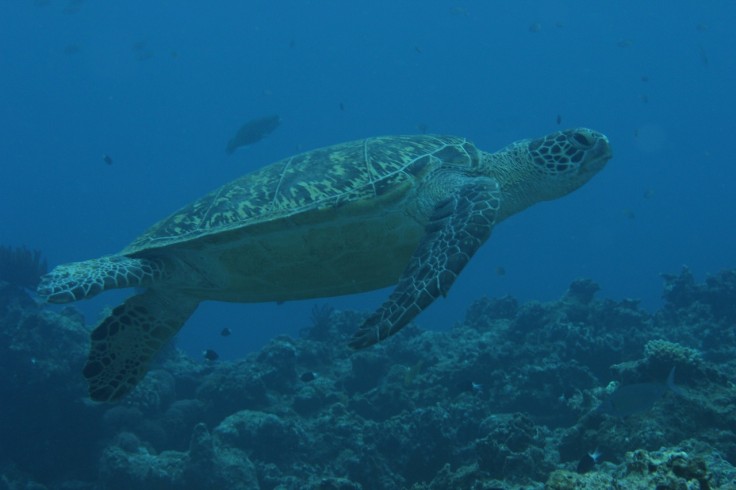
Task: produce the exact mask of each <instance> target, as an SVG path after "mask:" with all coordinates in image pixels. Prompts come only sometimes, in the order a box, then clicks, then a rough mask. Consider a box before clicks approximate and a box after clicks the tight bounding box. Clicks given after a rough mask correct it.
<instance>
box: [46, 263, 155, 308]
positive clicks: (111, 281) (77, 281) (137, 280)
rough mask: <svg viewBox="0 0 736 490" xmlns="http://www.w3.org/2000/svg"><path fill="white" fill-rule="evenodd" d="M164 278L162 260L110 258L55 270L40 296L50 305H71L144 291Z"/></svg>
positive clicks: (49, 276)
mask: <svg viewBox="0 0 736 490" xmlns="http://www.w3.org/2000/svg"><path fill="white" fill-rule="evenodd" d="M163 275H164V263H163V261H161V260H155V259H137V258H131V257H126V256H125V255H108V256H107V257H100V258H99V259H93V260H85V261H84V262H72V263H71V264H64V265H60V266H57V267H55V268H54V270H52V271H51V272H49V273H48V274H46V275H45V276H43V277H42V278H41V282H40V284H39V285H38V289H37V292H38V295H39V296H41V297H42V298H44V299H45V300H46V301H48V302H49V303H71V302H72V301H79V300H80V299H87V298H91V297H92V296H95V295H97V294H99V293H101V292H102V291H105V290H107V289H116V288H128V287H145V286H148V285H150V284H152V283H153V282H154V281H156V280H158V279H161V278H162V277H163Z"/></svg>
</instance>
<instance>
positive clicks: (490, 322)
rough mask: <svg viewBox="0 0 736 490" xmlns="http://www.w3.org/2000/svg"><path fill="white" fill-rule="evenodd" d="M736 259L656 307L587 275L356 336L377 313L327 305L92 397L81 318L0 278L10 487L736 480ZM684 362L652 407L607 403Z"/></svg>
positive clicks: (602, 484) (687, 280) (648, 484)
mask: <svg viewBox="0 0 736 490" xmlns="http://www.w3.org/2000/svg"><path fill="white" fill-rule="evenodd" d="M735 277H736V275H734V274H733V273H732V272H730V271H725V272H723V273H720V274H718V275H716V276H714V277H713V278H709V279H708V280H706V281H705V283H703V284H700V283H696V282H695V281H694V279H693V278H692V275H691V274H690V273H689V271H683V272H682V273H681V274H680V275H679V276H667V278H666V284H665V300H666V303H665V305H664V307H663V308H662V309H661V310H660V311H657V312H656V313H654V314H650V313H648V312H646V311H644V310H643V309H641V307H640V306H639V304H638V302H636V301H634V300H630V299H625V300H621V301H614V300H611V299H598V298H596V295H597V294H598V293H597V291H598V286H597V285H596V284H595V283H593V282H592V281H587V280H577V281H575V282H573V284H571V286H570V288H569V289H568V291H567V292H565V293H564V294H563V295H562V297H561V298H560V300H559V301H552V302H548V303H539V302H531V303H526V304H519V303H518V302H517V300H515V299H513V298H510V297H503V298H498V299H489V298H483V299H480V300H478V301H476V302H475V303H473V305H472V306H471V307H470V308H469V310H468V311H467V313H466V316H465V319H464V321H462V322H459V323H458V324H456V325H455V326H454V327H453V328H452V329H450V330H448V331H444V332H432V331H423V330H421V329H419V328H418V327H416V326H409V327H407V328H405V329H403V330H402V331H401V332H400V333H399V334H397V336H396V338H395V339H392V340H390V341H388V342H385V343H383V344H381V345H379V346H377V347H375V348H372V349H369V350H365V351H360V352H356V353H353V352H351V351H350V350H349V349H347V348H346V347H345V343H346V342H347V340H348V339H349V337H350V335H351V334H352V331H353V329H354V328H355V325H358V324H359V323H360V321H361V320H362V319H363V318H364V315H363V314H362V313H357V312H352V311H337V310H333V309H331V308H329V307H320V308H318V309H316V310H315V311H314V312H313V318H312V324H313V325H312V327H311V328H310V329H308V330H306V331H305V332H304V335H303V336H302V338H301V339H292V338H289V337H285V336H281V337H277V338H274V339H273V340H272V341H271V342H269V343H268V344H267V345H266V346H265V347H264V348H263V349H261V350H260V351H259V352H256V353H253V354H251V355H249V356H248V357H247V358H245V359H241V360H238V361H223V362H218V363H214V364H212V363H210V364H205V363H197V362H194V361H192V360H191V359H189V358H187V357H186V356H185V355H183V354H182V353H181V352H180V351H178V350H177V349H175V348H173V347H172V348H169V349H167V350H166V352H165V355H164V356H162V358H161V359H159V360H158V363H157V365H156V366H155V367H154V368H153V369H152V371H151V372H150V373H149V375H148V376H147V377H146V379H145V380H144V381H143V382H142V383H141V384H140V385H139V386H138V387H137V388H136V390H135V391H134V392H132V393H131V394H130V395H129V396H128V397H126V398H125V399H124V400H123V401H122V402H121V403H119V404H115V405H107V404H91V403H88V402H85V401H84V399H85V398H84V397H85V389H84V386H83V385H82V379H81V376H80V375H79V371H80V369H81V366H82V365H83V363H84V358H85V356H86V348H87V342H88V340H87V336H88V333H89V332H88V328H87V326H86V325H85V323H84V320H83V318H81V316H80V315H79V314H77V313H76V312H75V310H73V309H66V310H62V311H61V312H59V313H56V312H53V311H49V310H44V309H41V308H39V306H38V305H37V304H36V302H35V301H33V300H32V299H31V298H30V297H29V296H28V295H27V293H26V292H25V291H23V290H22V289H19V288H15V287H11V286H9V285H1V284H0V355H2V359H3V361H2V363H0V375H2V376H0V390H1V392H2V393H3V400H11V401H12V402H11V403H4V404H3V406H2V410H3V413H2V417H0V468H2V476H1V477H0V489H1V490H5V489H12V488H34V489H38V490H44V489H47V490H70V489H72V488H73V489H77V490H93V489H94V490H96V489H101V488H105V489H112V490H115V489H129V488H137V489H142V490H146V489H187V490H189V489H192V490H194V489H202V488H228V489H243V490H245V489H259V488H260V489H269V490H270V489H315V490H316V489H345V490H350V489H395V488H405V489H409V490H439V489H447V488H467V489H486V490H490V489H521V488H525V489H529V488H539V489H541V488H548V489H556V490H563V489H568V488H588V489H596V488H601V489H603V488H606V489H608V488H619V489H644V488H662V489H665V488H672V489H679V488H699V489H701V490H702V489H719V488H724V489H725V488H736V470H735V469H734V465H736V442H735V441H736V437H735V435H734V431H736V413H734V410H733V406H734V404H736V396H734V385H733V381H732V380H733V379H736V378H735V374H736V361H734V360H733V358H734V356H733V355H732V354H733V352H734V349H736V338H735V334H734V329H733V326H734V325H735V324H736V310H734V309H733V308H730V307H729V306H728V305H732V304H736V288H735V287H733V285H734V284H736V281H734V278H735ZM673 367H674V368H675V369H676V377H675V382H676V384H677V387H678V390H677V392H676V393H675V392H667V393H665V394H664V395H663V396H661V398H658V399H657V400H656V402H655V403H654V404H653V405H652V406H651V407H650V408H647V409H646V410H642V411H637V412H636V413H632V414H630V415H627V416H626V417H625V418H624V417H617V416H611V415H610V414H607V413H604V412H603V411H601V410H598V406H599V405H600V404H601V402H602V401H603V400H604V399H605V398H606V396H610V394H611V393H612V392H614V391H615V389H616V388H617V387H621V386H631V385H634V384H637V383H638V384H642V383H643V384H646V383H651V384H652V385H653V386H654V385H656V386H659V385H662V384H663V383H664V381H665V379H666V378H667V374H668V372H670V370H671V369H672V368H673ZM596 449H597V451H596ZM593 452H595V453H596V458H595V460H594V461H593V462H592V463H590V462H589V466H590V467H586V470H585V472H577V471H576V470H577V469H578V468H579V462H580V461H581V459H582V458H589V459H590V456H588V454H589V453H593ZM597 454H600V455H601V456H600V457H598V455H597Z"/></svg>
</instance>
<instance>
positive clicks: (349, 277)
mask: <svg viewBox="0 0 736 490" xmlns="http://www.w3.org/2000/svg"><path fill="white" fill-rule="evenodd" d="M610 157H611V149H610V146H609V143H608V139H607V138H606V137H605V136H604V135H602V134H601V133H598V132H596V131H592V130H590V129H584V128H579V129H570V130H566V131H558V132H555V133H552V134H549V135H547V136H544V137H541V138H538V139H530V140H523V141H518V142H516V143H513V144H511V145H509V146H507V147H506V148H504V149H503V150H501V151H499V152H497V153H488V152H484V151H481V150H479V149H478V148H476V147H475V145H473V143H471V142H470V141H468V140H467V139H465V138H461V137H456V136H438V135H412V136H385V137H377V138H368V139H363V140H359V141H352V142H348V143H343V144H338V145H335V146H330V147H326V148H320V149H317V150H312V151H308V152H306V153H302V154H300V155H296V156H292V157H290V158H286V159H284V160H281V161H279V162H276V163H273V164H271V165H268V166H266V167H264V168H261V169H259V170H256V171H254V172H252V173H250V174H247V175H245V176H243V177H240V178H238V179H236V180H234V181H232V182H230V183H229V184H226V185H224V186H223V187H221V188H219V189H217V190H216V191H214V192H211V193H210V194H208V195H206V196H204V197H203V198H201V199H199V200H197V201H195V202H194V203H193V204H190V205H189V206H186V207H184V208H183V209H181V210H180V211H177V212H176V213H174V214H173V215H171V216H170V217H168V218H166V219H164V220H163V221H160V222H159V223H157V224H156V225H154V226H153V227H151V228H150V229H149V230H148V231H147V232H146V233H144V234H143V235H141V236H140V237H138V238H137V239H136V240H134V241H133V243H131V244H130V245H128V247H127V248H125V249H124V250H123V251H121V252H120V253H118V254H115V255H108V256H104V257H101V258H97V259H92V260H87V261H84V262H76V263H70V264H65V265H60V266H58V267H56V268H55V269H54V270H52V271H51V272H50V273H49V274H47V275H46V276H44V277H43V279H42V282H41V284H40V285H39V287H38V294H39V295H40V296H41V297H42V298H45V299H46V300H47V301H49V302H51V303H67V302H72V301H78V300H80V299H84V298H90V297H92V296H94V295H96V294H98V293H101V292H102V291H105V290H108V289H114V288H128V287H136V288H144V289H145V290H144V291H143V292H140V293H139V294H136V295H134V296H132V297H130V298H128V299H127V300H126V301H125V302H124V303H123V304H121V305H119V306H117V307H116V308H114V309H113V310H112V312H111V313H110V315H109V316H108V317H107V318H105V319H104V320H102V322H101V323H100V324H99V325H98V326H97V327H96V328H95V329H94V331H93V332H92V334H91V347H90V352H89V357H88V359H87V363H86V365H85V367H84V370H83V374H84V377H85V378H86V379H87V382H88V384H89V394H90V397H91V398H92V399H93V400H98V401H114V400H118V399H119V398H120V397H122V396H123V395H125V394H126V393H127V392H129V391H130V390H131V389H132V388H133V387H134V386H135V385H136V383H138V381H140V380H141V379H142V378H143V376H144V375H145V373H146V370H147V369H148V365H149V363H150V361H151V359H152V358H153V357H154V355H155V354H156V353H157V352H158V351H159V349H160V348H161V347H162V346H163V345H164V344H165V343H166V342H167V341H168V340H169V339H170V338H171V337H172V336H173V335H174V334H175V333H176V332H177V331H178V330H179V329H180V328H181V326H182V325H183V324H184V323H185V322H186V320H187V318H189V316H190V315H191V314H192V313H193V312H194V310H195V309H196V308H197V305H198V304H199V303H200V302H201V301H204V300H218V301H233V302H260V301H287V300H296V299H303V298H316V297H324V296H336V295H342V294H352V293H358V292H361V291H368V290H371V289H377V288H381V287H385V286H389V285H391V284H397V286H396V289H395V290H394V291H393V293H392V294H391V295H390V296H389V298H388V300H387V301H386V302H385V303H384V304H383V305H382V306H381V307H380V308H378V310H377V311H376V312H375V313H373V314H372V315H371V316H370V317H368V319H367V320H365V322H364V323H363V324H362V325H361V326H360V327H359V328H358V330H357V332H356V333H355V336H354V337H353V339H352V341H351V342H350V345H351V347H353V348H362V347H367V346H369V345H371V344H374V343H376V342H378V341H380V340H383V339H385V338H386V337H388V336H390V335H393V334H394V333H396V332H397V331H398V330H399V329H401V328H402V327H404V326H405V325H406V324H407V323H408V322H409V321H411V320H412V319H413V318H414V317H415V316H417V315H418V314H419V313H420V312H421V311H422V310H424V309H425V308H426V307H427V306H429V305H430V304H431V303H432V302H433V301H434V300H435V299H436V298H437V297H439V296H444V295H446V294H447V291H448V290H449V288H450V286H451V285H452V283H453V282H454V281H455V279H456V278H457V275H458V274H459V273H460V271H461V270H462V269H463V267H465V265H466V264H467V263H468V261H469V260H470V258H471V257H472V256H473V254H474V253H475V251H476V250H478V248H479V247H480V246H481V245H482V244H483V242H485V240H486V239H487V238H488V237H489V236H490V234H491V230H492V228H493V227H494V226H495V225H496V223H498V222H500V221H501V220H503V219H505V218H507V217H509V216H511V215H512V214H514V213H517V212H519V211H521V210H523V209H525V208H527V207H528V206H530V205H532V204H534V203H536V202H538V201H543V200H549V199H554V198H556V197H560V196H563V195H565V194H567V193H569V192H571V191H573V190H574V189H576V188H578V187H580V186H581V185H582V184H584V183H585V182H587V181H588V180H589V179H590V178H591V177H592V176H593V175H595V174H596V173H597V172H598V171H599V170H601V168H603V166H604V165H605V163H606V162H607V161H608V159H609V158H610Z"/></svg>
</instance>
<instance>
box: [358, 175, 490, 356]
mask: <svg viewBox="0 0 736 490" xmlns="http://www.w3.org/2000/svg"><path fill="white" fill-rule="evenodd" d="M500 203H501V192H500V189H499V184H498V182H496V180H495V179H491V178H486V177H482V178H472V179H471V178H468V179H467V182H466V183H465V184H464V185H461V186H460V187H459V188H458V189H457V191H456V192H454V193H453V195H452V196H451V197H450V198H448V199H446V200H444V201H442V202H440V203H439V204H438V205H437V206H436V207H435V209H434V212H433V214H432V216H431V217H430V220H429V223H428V224H427V226H426V229H425V235H424V238H423V239H422V241H421V242H420V243H419V246H418V247H417V249H416V250H415V251H414V255H413V256H412V257H411V260H410V262H409V265H408V266H407V267H406V269H405V270H404V272H403V273H402V275H401V277H400V278H399V282H398V285H397V286H396V289H395V290H394V291H393V293H391V296H389V298H388V300H387V301H386V302H385V303H384V304H383V305H382V306H381V307H380V308H379V309H378V310H377V311H376V312H375V313H373V314H372V315H371V316H370V317H368V319H367V320H366V321H365V322H363V325H361V326H360V328H359V329H358V331H357V332H355V334H354V335H353V338H352V340H351V341H350V347H352V348H354V349H361V348H363V347H368V346H370V345H373V344H375V343H376V342H380V341H381V340H383V339H385V338H386V337H389V336H391V335H393V334H395V333H396V332H398V331H399V330H400V329H401V328H403V327H404V326H406V324H407V323H409V322H410V321H411V320H412V319H413V318H414V317H415V316H417V315H418V314H419V313H421V312H422V310H424V309H425V308H426V307H427V306H429V305H430V304H431V303H432V302H433V301H434V300H435V299H437V298H438V297H439V296H440V295H442V296H445V295H446V294H447V291H448V290H449V289H450V286H451V285H452V283H453V282H455V279H456V278H457V276H458V274H460V271H461V270H462V269H463V267H465V265H466V264H467V263H468V261H470V258H471V257H472V256H473V254H474V253H475V252H476V251H477V250H478V248H480V246H481V245H482V244H483V242H485V241H486V240H487V239H488V237H489V236H490V235H491V229H492V228H493V225H494V223H495V222H496V215H497V213H498V209H499V206H500Z"/></svg>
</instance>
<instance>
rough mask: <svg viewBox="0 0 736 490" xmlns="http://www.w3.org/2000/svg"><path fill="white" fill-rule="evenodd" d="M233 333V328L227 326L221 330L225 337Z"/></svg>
mask: <svg viewBox="0 0 736 490" xmlns="http://www.w3.org/2000/svg"><path fill="white" fill-rule="evenodd" d="M231 333H233V332H232V330H230V329H229V328H227V327H225V328H223V329H222V330H220V335H222V336H223V337H229V336H230V334H231Z"/></svg>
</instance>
